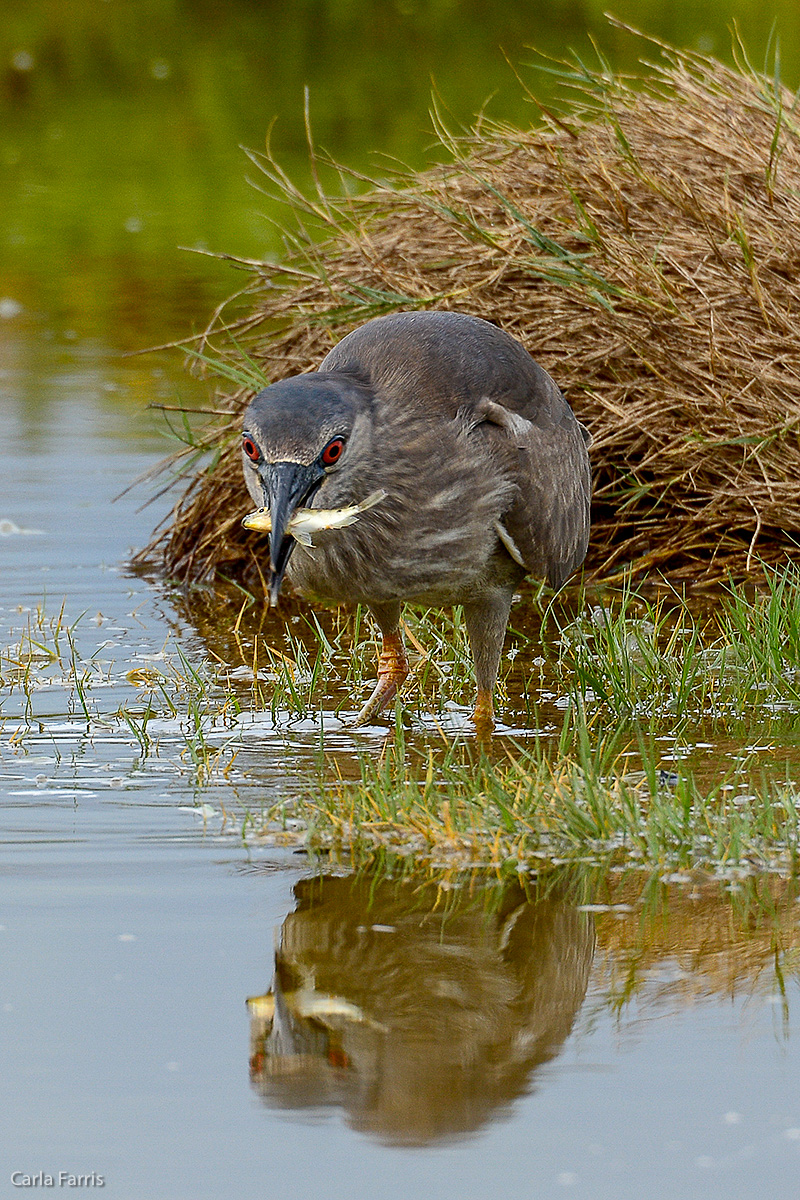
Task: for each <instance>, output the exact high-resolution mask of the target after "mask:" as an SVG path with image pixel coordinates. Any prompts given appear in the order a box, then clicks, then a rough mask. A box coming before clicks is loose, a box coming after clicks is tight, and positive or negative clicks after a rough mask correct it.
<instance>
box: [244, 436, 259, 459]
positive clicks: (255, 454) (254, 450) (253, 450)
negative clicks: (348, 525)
mask: <svg viewBox="0 0 800 1200" xmlns="http://www.w3.org/2000/svg"><path fill="white" fill-rule="evenodd" d="M242 449H243V450H244V452H245V454H246V455H247V457H248V458H249V459H250V461H251V462H258V460H259V459H260V458H261V451H260V450H259V448H258V446H257V445H256V444H255V442H254V441H253V439H252V438H251V437H250V435H249V434H247V433H246V434H245V435H244V437H243V438H242Z"/></svg>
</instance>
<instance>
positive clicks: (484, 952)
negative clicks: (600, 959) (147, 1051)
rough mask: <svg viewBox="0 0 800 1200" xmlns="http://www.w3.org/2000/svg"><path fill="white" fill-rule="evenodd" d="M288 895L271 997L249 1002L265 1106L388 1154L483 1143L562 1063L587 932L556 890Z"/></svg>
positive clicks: (302, 890)
mask: <svg viewBox="0 0 800 1200" xmlns="http://www.w3.org/2000/svg"><path fill="white" fill-rule="evenodd" d="M565 889H566V884H565V885H564V890H565ZM295 895H296V898H297V906H296V909H295V911H294V912H293V913H290V914H289V915H288V916H287V917H286V919H285V921H284V923H283V927H282V929H281V936H280V945H279V948H278V950H277V953H276V957H275V975H274V981H273V985H272V987H271V989H270V990H269V991H268V992H266V993H265V994H264V995H261V996H254V997H252V998H251V999H250V1000H249V1001H248V1008H249V1012H250V1021H251V1055H250V1077H251V1082H252V1084H253V1086H254V1087H255V1088H256V1090H257V1091H258V1092H259V1094H260V1095H261V1096H262V1098H263V1099H264V1101H265V1102H267V1103H269V1104H270V1105H274V1106H277V1107H281V1108H292V1109H307V1108H310V1107H325V1106H339V1107H341V1108H342V1109H344V1111H345V1112H346V1114H347V1118H348V1120H349V1122H350V1124H351V1125H352V1126H353V1127H355V1128H357V1129H359V1130H362V1131H364V1132H366V1133H369V1134H371V1135H373V1136H375V1137H378V1138H380V1139H381V1140H382V1141H386V1142H392V1143H405V1144H416V1145H419V1144H425V1143H429V1142H432V1141H437V1140H442V1139H448V1138H452V1137H456V1136H458V1135H461V1134H463V1133H466V1132H469V1131H472V1130H476V1129H478V1128H480V1127H481V1126H482V1125H484V1124H485V1123H486V1122H487V1121H489V1120H491V1119H492V1118H493V1117H494V1116H496V1115H498V1114H500V1113H502V1112H503V1111H504V1110H505V1109H506V1106H508V1104H509V1103H511V1102H512V1101H513V1100H514V1099H515V1098H516V1097H517V1096H520V1095H522V1094H524V1093H525V1092H527V1091H528V1090H529V1089H530V1087H531V1086H532V1080H533V1077H534V1076H535V1072H536V1069H537V1068H538V1067H539V1066H541V1065H542V1064H543V1063H546V1062H548V1061H550V1060H551V1059H552V1058H554V1057H555V1056H556V1055H557V1054H558V1053H559V1052H560V1049H561V1047H562V1045H563V1043H564V1041H565V1040H566V1038H567V1036H568V1035H569V1032H570V1030H571V1028H572V1024H573V1021H574V1019H575V1016H576V1014H577V1012H578V1010H579V1008H580V1006H581V1004H582V1002H583V998H584V995H585V992H586V987H587V983H588V978H589V970H590V966H591V962H592V956H593V952H594V927H593V924H592V919H591V916H590V915H589V914H587V913H585V912H578V911H577V909H576V908H575V907H574V905H573V904H571V903H569V902H568V901H567V900H566V899H564V898H563V896H562V895H561V894H559V893H558V890H557V889H553V888H552V887H550V888H549V889H548V890H547V893H546V894H545V893H544V891H543V892H542V894H541V895H537V894H536V892H535V890H534V891H531V892H527V891H525V890H523V888H522V887H520V886H518V885H513V886H508V887H506V888H505V889H504V890H502V892H501V893H500V894H497V893H496V892H492V891H491V889H488V890H486V891H482V890H480V889H479V890H477V891H476V892H474V893H473V892H470V891H469V890H468V889H463V890H461V889H455V890H453V891H451V892H449V893H447V894H446V900H445V903H444V904H442V902H441V901H442V896H441V893H440V892H439V890H438V888H437V887H436V886H435V885H428V886H424V887H422V888H420V886H419V884H418V882H416V881H404V882H398V881H392V880H383V881H380V882H375V881H374V880H372V879H369V878H364V877H348V878H343V877H336V876H324V877H321V878H320V877H318V878H314V879H306V880H301V881H300V882H299V883H298V884H297V885H296V887H295Z"/></svg>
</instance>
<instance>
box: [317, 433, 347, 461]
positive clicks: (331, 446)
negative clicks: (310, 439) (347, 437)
mask: <svg viewBox="0 0 800 1200" xmlns="http://www.w3.org/2000/svg"><path fill="white" fill-rule="evenodd" d="M343 450H344V438H343V437H335V438H334V439H333V441H330V442H328V444H327V446H326V447H325V449H324V450H323V451H322V461H323V463H324V464H325V466H326V467H332V466H333V464H334V463H335V462H338V461H339V459H340V458H341V457H342V451H343Z"/></svg>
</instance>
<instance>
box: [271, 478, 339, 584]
mask: <svg viewBox="0 0 800 1200" xmlns="http://www.w3.org/2000/svg"><path fill="white" fill-rule="evenodd" d="M258 473H259V475H260V477H261V487H262V488H263V491H264V505H265V507H268V508H269V515H270V521H271V522H272V529H271V531H270V535H269V558H270V567H271V570H270V576H269V602H270V606H271V607H274V606H275V605H276V604H277V603H278V596H279V594H280V590H281V584H282V583H283V576H284V574H285V572H286V567H287V564H288V562H289V559H290V558H291V555H292V551H293V550H294V548H295V545H296V542H295V540H294V538H293V537H292V536H291V535H290V534H287V532H286V527H287V526H288V524H289V521H290V520H291V517H292V513H293V512H294V511H295V509H297V508H299V507H300V505H301V504H302V503H303V501H304V500H310V499H311V497H312V496H313V495H314V492H316V490H317V488H318V487H319V485H320V484H321V483H322V480H323V479H324V478H325V472H324V470H323V469H322V467H321V466H320V465H319V464H318V463H310V464H305V463H296V462H277V463H264V464H263V466H261V467H259V471H258Z"/></svg>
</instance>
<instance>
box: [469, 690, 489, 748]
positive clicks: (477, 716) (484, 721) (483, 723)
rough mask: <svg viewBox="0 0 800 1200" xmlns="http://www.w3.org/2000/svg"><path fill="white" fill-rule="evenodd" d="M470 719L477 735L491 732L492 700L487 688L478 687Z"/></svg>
mask: <svg viewBox="0 0 800 1200" xmlns="http://www.w3.org/2000/svg"><path fill="white" fill-rule="evenodd" d="M472 720H473V723H474V725H475V731H476V733H477V734H478V735H479V736H483V735H485V734H487V733H491V732H492V730H493V729H494V701H493V700H492V693H491V691H490V690H489V689H488V688H478V696H477V699H476V700H475V712H474V713H473V714H472Z"/></svg>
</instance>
